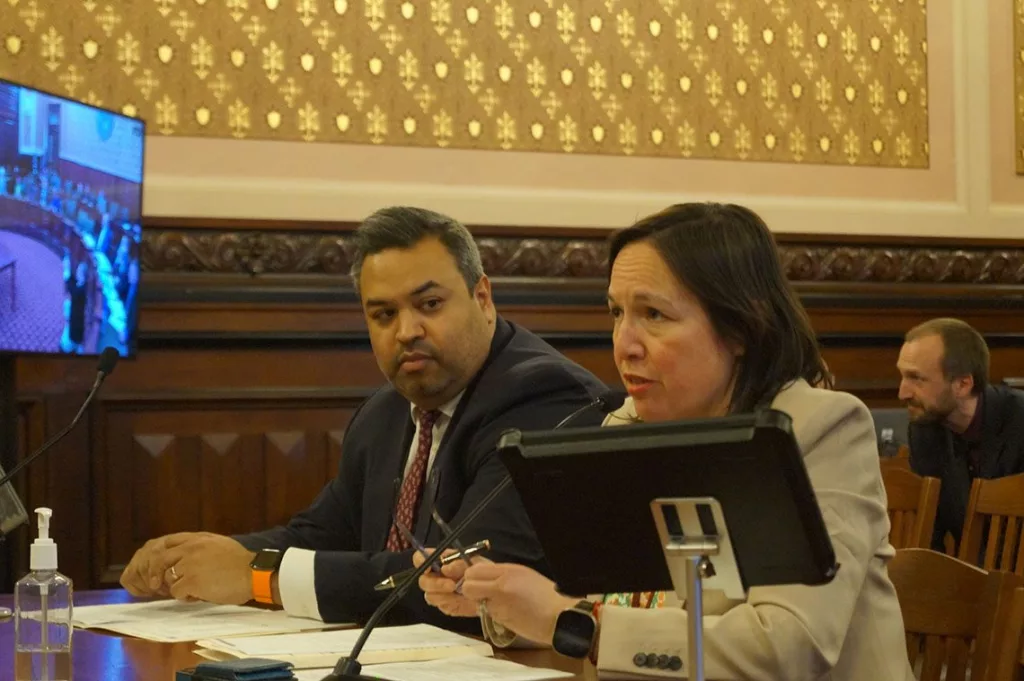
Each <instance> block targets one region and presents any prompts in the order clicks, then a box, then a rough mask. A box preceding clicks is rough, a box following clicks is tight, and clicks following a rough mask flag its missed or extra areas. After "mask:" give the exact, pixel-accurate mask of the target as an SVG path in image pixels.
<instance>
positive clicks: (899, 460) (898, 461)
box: [878, 456, 910, 471]
mask: <svg viewBox="0 0 1024 681" xmlns="http://www.w3.org/2000/svg"><path fill="white" fill-rule="evenodd" d="M878 465H879V466H880V467H881V468H882V471H885V470H887V469H890V468H898V469H899V470H903V471H909V470H910V459H909V458H907V457H905V456H890V457H886V458H884V459H879V460H878Z"/></svg>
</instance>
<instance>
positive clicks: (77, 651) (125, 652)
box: [0, 590, 597, 681]
mask: <svg viewBox="0 0 1024 681" xmlns="http://www.w3.org/2000/svg"><path fill="white" fill-rule="evenodd" d="M131 600H132V599H131V597H130V596H128V594H127V593H126V592H124V591H122V590H111V591H82V592H76V593H75V605H99V604H103V603H126V602H129V601H131ZM0 606H7V607H13V598H12V597H11V596H9V595H3V596H0ZM72 642H73V646H72V656H71V657H72V669H73V671H74V677H73V678H74V681H111V680H112V679H117V681H154V680H156V681H164V680H167V681H170V680H171V679H173V678H174V672H175V671H177V670H178V669H183V668H185V667H191V666H194V665H195V664H196V663H197V662H201V661H202V658H200V657H198V656H196V655H195V654H194V653H193V652H192V648H193V647H194V644H192V643H155V642H152V641H143V640H140V639H135V638H128V637H124V636H119V635H117V634H107V633H103V632H99V631H84V630H81V629H77V630H75V633H74V635H73V638H72ZM495 656H496V657H501V658H506V659H509V660H513V661H515V662H519V663H520V664H526V665H530V666H533V667H547V668H550V669H561V670H564V671H567V672H572V673H574V674H576V678H577V679H582V680H585V681H596V679H597V674H596V673H595V671H594V667H593V666H592V665H591V664H590V663H589V662H587V663H583V662H580V661H578V660H571V659H569V658H566V657H562V656H561V655H558V654H557V653H555V652H553V651H550V650H513V651H507V652H506V651H496V655H495ZM13 667H14V622H13V621H12V620H6V621H2V622H0V678H9V674H11V673H12V672H13ZM370 669H371V668H367V670H366V671H369V670H370Z"/></svg>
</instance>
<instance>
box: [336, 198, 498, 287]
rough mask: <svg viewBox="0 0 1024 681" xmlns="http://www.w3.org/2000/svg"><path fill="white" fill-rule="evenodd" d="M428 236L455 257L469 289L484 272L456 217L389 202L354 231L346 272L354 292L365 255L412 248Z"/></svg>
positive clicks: (471, 239) (468, 233) (472, 242)
mask: <svg viewBox="0 0 1024 681" xmlns="http://www.w3.org/2000/svg"><path fill="white" fill-rule="evenodd" d="M427 237H435V238H437V239H438V240H439V241H440V242H441V243H442V244H444V247H445V248H446V249H447V250H448V252H449V253H451V256H452V258H454V259H455V264H456V266H457V267H458V268H459V274H461V275H462V278H463V279H464V280H465V282H466V287H467V288H468V289H469V290H470V291H472V290H473V287H474V286H476V284H477V282H479V281H480V277H482V276H484V266H483V264H482V263H481V261H480V251H479V249H478V248H477V247H476V242H475V241H474V240H473V235H472V234H470V232H469V230H468V229H466V227H465V226H464V225H463V224H462V223H460V222H459V221H458V220H455V219H454V218H450V217H448V216H447V215H442V214H441V213H435V212H434V211H432V210H426V209H425V208H413V207H411V206H391V207H390V208H382V209H381V210H378V211H377V212H376V213H374V214H373V215H371V216H370V217H368V218H366V219H365V220H363V223H362V224H361V225H359V227H358V228H357V229H356V231H355V255H354V256H353V260H352V268H351V270H350V272H349V273H350V274H351V276H352V285H353V286H354V287H355V289H356V292H357V293H358V292H359V275H360V274H361V273H362V270H363V261H364V260H365V259H366V257H367V256H369V255H374V254H376V253H380V252H381V251H384V250H387V249H389V248H412V247H413V246H415V245H416V244H418V243H419V242H420V241H422V240H423V239H425V238H427Z"/></svg>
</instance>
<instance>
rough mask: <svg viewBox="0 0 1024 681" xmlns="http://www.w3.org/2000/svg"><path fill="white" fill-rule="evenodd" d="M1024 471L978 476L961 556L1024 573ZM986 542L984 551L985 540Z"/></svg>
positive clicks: (991, 568) (976, 561)
mask: <svg viewBox="0 0 1024 681" xmlns="http://www.w3.org/2000/svg"><path fill="white" fill-rule="evenodd" d="M1022 536H1024V473H1022V474H1019V475H1011V476H1008V477H1005V478H994V479H992V480H982V479H981V478H975V479H974V483H973V484H972V485H971V496H970V498H969V499H968V501H967V515H966V519H965V521H964V531H963V534H962V536H961V539H960V553H959V555H958V558H960V560H964V561H967V562H968V563H973V564H976V565H979V566H980V567H983V568H985V569H986V570H995V569H998V570H1006V571H1008V572H1013V573H1015V574H1018V575H1024V542H1022V541H1021V538H1022ZM983 542H984V548H985V551H984V554H983V553H982V543H983Z"/></svg>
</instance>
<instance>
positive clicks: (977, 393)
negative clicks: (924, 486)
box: [896, 318, 1024, 551]
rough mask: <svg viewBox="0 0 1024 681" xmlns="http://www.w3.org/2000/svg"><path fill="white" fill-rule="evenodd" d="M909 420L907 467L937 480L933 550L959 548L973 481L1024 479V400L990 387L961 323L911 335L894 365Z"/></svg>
mask: <svg viewBox="0 0 1024 681" xmlns="http://www.w3.org/2000/svg"><path fill="white" fill-rule="evenodd" d="M896 366H897V368H898V369H899V372H900V377H901V380H900V392H899V397H900V399H901V400H902V401H903V402H904V403H905V404H906V405H907V410H908V412H909V416H910V432H909V444H910V465H911V468H912V469H913V470H914V472H915V473H917V474H918V475H928V476H932V477H936V478H939V479H940V480H942V489H941V491H940V494H939V508H938V514H937V516H936V519H935V534H934V535H933V537H932V548H934V549H935V550H938V551H942V550H944V540H945V537H946V534H947V533H949V534H950V535H952V540H953V542H954V545H958V543H959V541H960V535H961V532H962V531H963V525H964V520H965V516H966V512H967V500H968V497H969V496H970V491H971V482H972V481H973V480H974V478H999V477H1003V476H1007V475H1014V474H1016V473H1024V395H1022V394H1021V393H1020V392H1018V391H1016V390H1013V389H1011V388H1008V387H1005V386H999V385H991V384H989V381H988V372H989V352H988V346H987V345H986V343H985V339H984V338H982V336H981V334H979V333H978V332H977V331H976V330H974V329H973V328H972V327H971V326H970V325H968V324H966V323H965V322H962V321H960V320H959V319H946V318H942V319H932V320H930V321H927V322H924V323H923V324H920V325H918V326H916V327H914V328H913V329H911V330H910V331H909V332H907V335H906V337H905V340H904V344H903V348H902V349H901V350H900V356H899V361H898V362H897V363H896Z"/></svg>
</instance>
